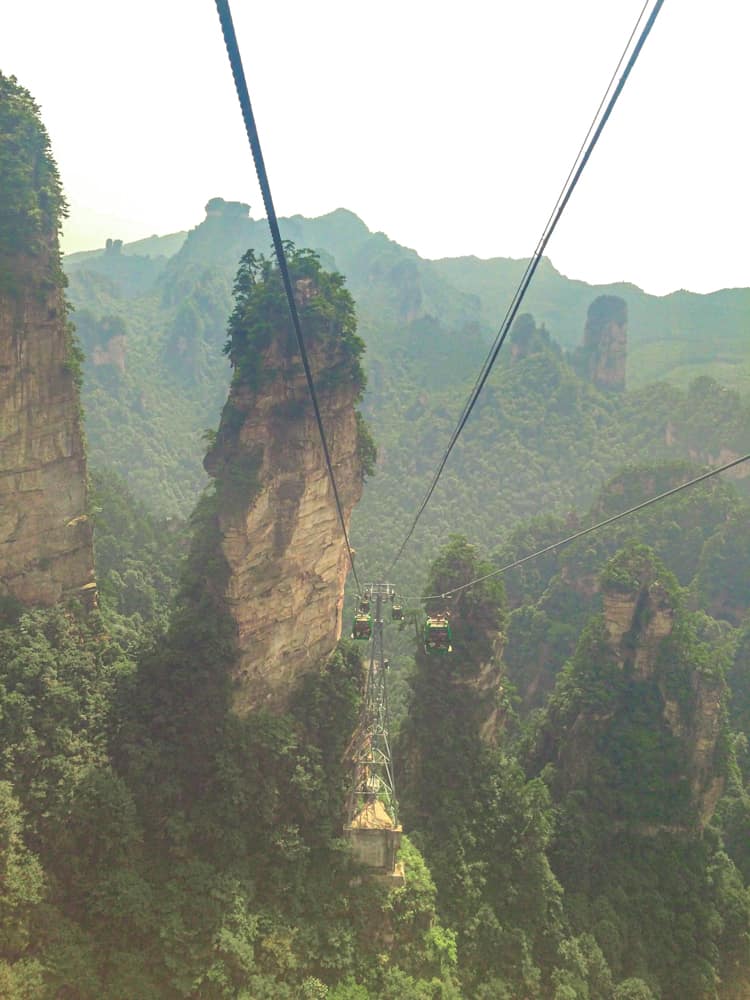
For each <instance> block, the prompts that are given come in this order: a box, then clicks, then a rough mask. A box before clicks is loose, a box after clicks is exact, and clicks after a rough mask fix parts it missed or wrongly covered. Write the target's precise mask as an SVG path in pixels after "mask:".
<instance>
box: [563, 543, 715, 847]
mask: <svg viewBox="0 0 750 1000" xmlns="http://www.w3.org/2000/svg"><path fill="white" fill-rule="evenodd" d="M602 597H603V614H602V617H601V626H600V627H597V628H593V630H589V632H588V633H587V634H585V636H584V638H583V640H582V643H581V645H580V646H579V649H578V651H577V653H576V656H575V658H574V660H573V669H574V674H573V675H572V676H573V677H574V678H575V680H574V685H575V687H576V690H577V691H578V692H579V694H578V696H577V698H578V699H580V701H579V703H578V705H577V707H573V706H571V704H570V702H569V701H568V702H567V709H566V712H567V716H566V717H564V718H563V717H560V716H556V715H555V712H556V707H557V706H559V705H560V704H561V702H557V703H556V702H555V697H554V696H553V709H552V713H551V721H553V725H552V726H550V728H549V729H547V732H546V734H545V738H546V739H547V741H548V742H547V747H546V750H545V755H546V757H547V759H548V760H554V759H556V761H557V765H558V785H559V790H560V792H562V793H563V794H567V793H569V792H571V791H572V790H574V789H583V788H592V787H597V782H601V781H602V776H603V775H607V781H608V784H609V787H608V789H607V792H606V794H605V795H604V796H603V793H602V786H601V785H599V786H598V788H599V791H598V793H597V795H598V797H599V798H600V799H602V800H603V801H607V809H608V811H609V812H611V813H612V817H611V818H612V819H614V821H615V825H616V826H625V827H627V828H629V829H631V830H633V831H634V832H638V833H640V834H643V835H648V836H651V835H654V834H656V833H658V832H662V831H671V832H677V831H681V830H682V831H684V830H690V829H696V828H697V829H702V828H703V827H704V826H705V825H706V823H708V821H709V820H710V818H711V816H712V815H713V811H714V808H715V806H716V803H717V801H718V798H719V796H720V794H721V791H722V789H723V787H724V778H723V773H722V767H721V765H720V760H719V758H720V745H721V738H722V727H723V724H724V710H723V706H724V701H725V697H726V685H725V683H724V680H723V678H722V677H721V674H720V672H713V671H712V670H710V669H707V668H706V666H705V665H704V664H703V663H702V662H700V661H701V658H702V656H703V654H701V653H699V654H697V655H696V651H695V649H694V648H692V646H691V643H697V641H698V640H697V639H696V638H695V637H693V638H692V639H690V635H691V633H690V630H689V629H686V628H685V627H684V623H683V625H682V627H681V628H680V629H679V630H677V625H678V624H679V623H681V622H682V615H683V612H682V611H681V609H680V607H679V600H678V597H677V591H676V586H675V582H674V580H673V578H671V577H670V576H669V574H668V573H666V572H665V571H664V568H663V567H659V565H658V563H657V562H656V560H655V559H654V558H653V556H652V555H651V554H650V552H649V550H647V549H645V548H643V547H640V548H638V547H637V548H635V549H633V550H629V551H628V550H626V551H624V552H622V553H620V554H619V555H618V556H616V557H615V559H613V560H612V561H611V562H610V563H609V564H608V567H607V570H606V571H605V573H604V574H603V577H602ZM699 664H700V665H699ZM568 683H569V682H568Z"/></svg>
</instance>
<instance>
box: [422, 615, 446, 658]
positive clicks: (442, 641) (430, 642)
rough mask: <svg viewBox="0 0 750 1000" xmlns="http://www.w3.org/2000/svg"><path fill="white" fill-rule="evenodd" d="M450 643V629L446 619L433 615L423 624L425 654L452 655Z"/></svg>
mask: <svg viewBox="0 0 750 1000" xmlns="http://www.w3.org/2000/svg"><path fill="white" fill-rule="evenodd" d="M452 641H453V636H452V635H451V627H450V625H449V624H448V619H447V618H446V617H444V616H439V615H435V616H434V617H431V618H428V619H427V621H426V622H425V623H424V651H425V653H452V652H453V646H452V645H451V643H452Z"/></svg>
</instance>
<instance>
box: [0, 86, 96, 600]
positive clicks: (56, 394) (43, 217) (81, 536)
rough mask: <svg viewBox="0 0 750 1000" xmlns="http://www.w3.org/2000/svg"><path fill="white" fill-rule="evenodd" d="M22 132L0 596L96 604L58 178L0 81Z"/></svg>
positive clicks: (8, 265)
mask: <svg viewBox="0 0 750 1000" xmlns="http://www.w3.org/2000/svg"><path fill="white" fill-rule="evenodd" d="M0 88H2V90H3V91H5V93H0V100H3V99H6V98H7V99H8V101H9V102H11V103H10V104H9V105H8V106H9V107H10V108H11V109H12V111H13V112H14V114H11V115H10V119H11V123H12V127H17V136H16V142H15V144H11V145H10V146H9V147H8V149H9V150H10V152H9V154H8V155H9V156H10V157H11V158H15V160H16V161H17V162H15V163H10V164H8V163H7V162H6V160H5V159H3V160H2V166H3V168H4V169H7V170H8V173H9V176H10V177H12V178H13V181H14V182H15V181H17V177H18V174H17V173H16V174H15V175H14V173H13V171H14V169H16V170H18V169H20V168H21V167H23V168H24V170H23V174H22V176H25V177H26V178H27V182H26V183H27V185H28V189H26V188H24V189H23V190H21V189H20V188H19V187H18V186H17V185H15V186H14V184H9V185H8V186H5V184H4V180H3V178H2V177H0V189H3V194H2V195H0V220H1V221H2V223H3V224H4V227H5V228H4V233H3V239H2V240H0V595H2V596H5V597H11V598H15V599H16V600H18V601H21V602H22V603H23V604H29V605H31V604H41V605H51V604H54V603H56V602H58V601H60V600H61V599H63V598H65V597H66V596H68V595H79V596H81V597H83V598H85V600H86V602H87V603H90V602H91V601H92V600H93V596H92V595H93V593H94V590H95V588H94V570H93V549H92V537H91V525H90V523H89V521H88V517H87V496H86V458H85V454H84V446H83V437H82V433H81V414H80V402H79V391H78V385H77V383H76V371H77V368H78V365H79V363H80V359H79V358H78V356H77V352H76V349H75V347H74V345H73V343H72V335H71V333H70V330H69V327H68V319H67V314H66V306H65V300H64V295H63V288H62V285H63V281H62V276H61V271H60V262H59V250H58V240H57V226H58V214H57V212H55V211H54V210H53V208H51V206H53V207H54V205H55V195H57V196H58V199H59V201H58V210H59V203H60V202H61V195H59V182H58V181H57V174H56V170H55V167H54V162H53V161H52V159H51V156H50V154H49V149H48V141H47V138H46V135H45V133H44V129H43V128H42V126H41V123H40V122H39V120H38V113H37V110H36V107H35V105H34V104H33V101H31V98H30V97H29V95H28V94H27V93H26V92H25V91H23V89H22V88H20V87H18V86H17V85H16V84H15V81H14V80H13V79H12V78H10V80H8V79H7V78H4V77H2V76H1V75H0Z"/></svg>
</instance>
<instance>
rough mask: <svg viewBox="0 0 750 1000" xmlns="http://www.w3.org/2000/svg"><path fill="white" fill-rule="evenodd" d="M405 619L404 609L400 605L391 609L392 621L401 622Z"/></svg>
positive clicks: (395, 605)
mask: <svg viewBox="0 0 750 1000" xmlns="http://www.w3.org/2000/svg"><path fill="white" fill-rule="evenodd" d="M403 617H404V609H403V608H402V607H401V605H400V604H394V605H393V606H392V607H391V621H394V622H400V621H402V620H403Z"/></svg>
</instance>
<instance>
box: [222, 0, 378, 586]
mask: <svg viewBox="0 0 750 1000" xmlns="http://www.w3.org/2000/svg"><path fill="white" fill-rule="evenodd" d="M216 9H217V11H218V14H219V20H220V22H221V30H222V33H223V35H224V44H225V45H226V49H227V55H228V56H229V63H230V65H231V67H232V75H233V77H234V85H235V88H236V90H237V97H238V98H239V102H240V108H241V110H242V118H243V120H244V123H245V131H246V132H247V138H248V140H249V142H250V149H251V150H252V154H253V162H254V163H255V172H256V174H257V175H258V184H259V185H260V190H261V193H262V195H263V205H264V206H265V209H266V216H267V218H268V225H269V228H270V230H271V237H272V239H273V248H274V251H275V253H276V260H277V261H278V265H279V271H280V272H281V278H282V281H283V283H284V291H285V292H286V299H287V303H288V305H289V314H290V316H291V320H292V325H293V326H294V333H295V335H296V338H297V345H298V347H299V352H300V356H301V358H302V366H303V368H304V370H305V378H306V379H307V386H308V389H309V390H310V399H311V400H312V405H313V410H314V411H315V421H316V423H317V425H318V431H319V432H320V440H321V443H322V445H323V454H324V456H325V461H326V468H327V469H328V478H329V479H330V482H331V487H332V489H333V496H334V499H335V501H336V509H337V511H338V515H339V520H340V521H341V530H342V531H343V533H344V541H345V542H346V551H347V553H348V556H349V564H350V565H351V568H352V574H353V575H354V581H355V583H356V584H357V589H358V590H361V589H362V588H361V587H360V584H359V579H358V577H357V571H356V569H355V568H354V553H353V552H352V547H351V545H350V544H349V533H348V531H347V528H346V519H345V518H344V510H343V507H342V505H341V498H340V497H339V491H338V488H337V486H336V477H335V476H334V474H333V464H332V463H331V454H330V451H329V449H328V442H327V440H326V435H325V431H324V429H323V420H322V418H321V415H320V407H319V405H318V397H317V393H316V392H315V385H314V383H313V377H312V370H311V368H310V362H309V359H308V356H307V349H306V347H305V341H304V339H303V336H302V326H301V324H300V319H299V313H298V311H297V303H296V301H295V298H294V290H293V288H292V280H291V277H290V275H289V266H288V264H287V259H286V253H285V252H284V244H283V242H282V239H281V232H280V230H279V222H278V219H277V217H276V210H275V208H274V205H273V198H272V197H271V187H270V184H269V182H268V174H267V173H266V166H265V162H264V160H263V151H262V149H261V145H260V137H259V135H258V128H257V126H256V124H255V116H254V114H253V109H252V105H251V104H250V95H249V93H248V89H247V82H246V81H245V71H244V70H243V68H242V57H241V56H240V50H239V46H238V44H237V36H236V34H235V31H234V23H233V21H232V13H231V10H230V9H229V0H216Z"/></svg>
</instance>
